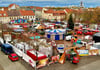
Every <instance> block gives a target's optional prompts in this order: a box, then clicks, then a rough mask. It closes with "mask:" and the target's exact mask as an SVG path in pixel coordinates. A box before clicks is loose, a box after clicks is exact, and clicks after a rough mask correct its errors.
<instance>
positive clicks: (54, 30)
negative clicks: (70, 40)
mask: <svg viewBox="0 0 100 70" xmlns="http://www.w3.org/2000/svg"><path fill="white" fill-rule="evenodd" d="M46 32H48V33H50V34H59V33H65V30H64V29H53V30H46Z"/></svg>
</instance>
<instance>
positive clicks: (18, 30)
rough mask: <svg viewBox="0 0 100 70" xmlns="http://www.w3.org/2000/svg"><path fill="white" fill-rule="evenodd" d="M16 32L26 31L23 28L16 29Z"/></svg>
mask: <svg viewBox="0 0 100 70" xmlns="http://www.w3.org/2000/svg"><path fill="white" fill-rule="evenodd" d="M14 31H15V32H22V31H24V30H23V29H14Z"/></svg>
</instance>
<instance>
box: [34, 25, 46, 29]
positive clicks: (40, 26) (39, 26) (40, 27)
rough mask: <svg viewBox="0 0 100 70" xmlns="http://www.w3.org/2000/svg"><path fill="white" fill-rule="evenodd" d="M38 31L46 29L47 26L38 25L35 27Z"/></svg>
mask: <svg viewBox="0 0 100 70" xmlns="http://www.w3.org/2000/svg"><path fill="white" fill-rule="evenodd" d="M35 28H36V29H45V26H43V25H40V24H38V25H37V27H35Z"/></svg>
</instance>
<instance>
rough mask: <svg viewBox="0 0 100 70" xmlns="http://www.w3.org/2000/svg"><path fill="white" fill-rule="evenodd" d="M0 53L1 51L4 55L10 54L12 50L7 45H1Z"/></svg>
mask: <svg viewBox="0 0 100 70" xmlns="http://www.w3.org/2000/svg"><path fill="white" fill-rule="evenodd" d="M1 51H3V52H4V53H5V54H11V53H13V48H12V46H11V45H9V44H2V45H1Z"/></svg>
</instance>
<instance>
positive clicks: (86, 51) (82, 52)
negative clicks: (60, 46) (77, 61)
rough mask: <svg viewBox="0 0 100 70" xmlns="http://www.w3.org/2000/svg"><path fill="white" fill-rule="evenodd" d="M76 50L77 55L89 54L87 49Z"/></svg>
mask: <svg viewBox="0 0 100 70" xmlns="http://www.w3.org/2000/svg"><path fill="white" fill-rule="evenodd" d="M77 52H78V53H79V56H88V55H89V51H88V50H77Z"/></svg>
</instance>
